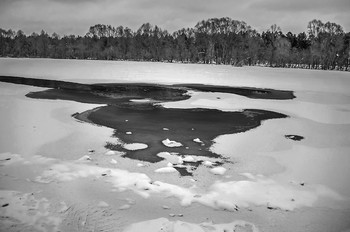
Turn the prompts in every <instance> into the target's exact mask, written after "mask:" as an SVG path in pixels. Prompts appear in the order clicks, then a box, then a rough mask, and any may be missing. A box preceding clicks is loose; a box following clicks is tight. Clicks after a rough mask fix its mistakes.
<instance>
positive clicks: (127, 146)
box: [123, 143, 148, 151]
mask: <svg viewBox="0 0 350 232" xmlns="http://www.w3.org/2000/svg"><path fill="white" fill-rule="evenodd" d="M123 148H124V149H126V150H129V151H136V150H143V149H146V148H148V145H147V144H144V143H125V144H123Z"/></svg>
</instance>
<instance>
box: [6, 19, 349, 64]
mask: <svg viewBox="0 0 350 232" xmlns="http://www.w3.org/2000/svg"><path fill="white" fill-rule="evenodd" d="M0 56H1V57H41V58H56V59H97V60H136V61H159V62H183V63H206V64H207V63H211V64H230V65H234V66H242V65H264V66H271V67H296V68H310V69H337V70H346V71H348V70H349V69H350V67H349V66H350V33H349V32H348V33H345V32H344V31H343V29H342V26H340V25H338V24H336V23H331V22H327V23H323V22H322V21H320V20H316V19H315V20H312V21H310V22H309V23H308V25H307V32H301V33H299V34H293V33H291V32H288V33H286V34H284V33H283V32H282V31H281V29H280V28H279V27H278V26H277V25H272V26H271V27H270V28H269V29H268V30H266V31H263V32H262V33H261V34H260V33H258V32H257V31H256V30H254V29H253V28H252V27H251V26H249V25H247V24H246V23H245V22H243V21H238V20H232V19H231V18H228V17H225V18H219V19H218V18H212V19H208V20H202V21H200V22H198V23H197V24H196V25H195V27H194V28H186V29H185V28H184V29H180V30H178V31H175V32H174V33H172V34H171V33H169V32H168V31H166V30H163V29H161V28H160V27H158V26H152V25H151V24H150V23H145V24H143V25H142V26H141V27H140V28H139V29H137V30H136V31H133V30H131V29H130V28H128V27H123V26H118V27H113V26H111V25H103V24H97V25H94V26H91V27H90V28H89V30H88V32H87V33H86V35H85V36H75V35H69V36H67V35H65V36H63V37H61V36H59V35H58V34H57V33H53V34H52V35H51V36H50V35H48V34H47V33H46V32H45V31H43V30H42V31H41V33H40V34H37V33H32V34H31V35H25V34H24V33H23V31H21V30H19V31H17V32H16V31H13V30H11V29H10V30H4V29H1V28H0Z"/></svg>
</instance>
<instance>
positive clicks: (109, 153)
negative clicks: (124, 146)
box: [105, 151, 116, 155]
mask: <svg viewBox="0 0 350 232" xmlns="http://www.w3.org/2000/svg"><path fill="white" fill-rule="evenodd" d="M115 154H116V152H115V151H107V152H106V153H105V155H115Z"/></svg>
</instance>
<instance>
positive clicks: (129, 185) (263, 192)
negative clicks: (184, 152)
mask: <svg viewBox="0 0 350 232" xmlns="http://www.w3.org/2000/svg"><path fill="white" fill-rule="evenodd" d="M19 162H23V161H19ZM47 162H49V163H52V162H53V161H52V160H49V161H47ZM175 170H176V169H175ZM175 170H174V169H173V168H172V167H164V168H162V169H160V171H158V172H160V173H164V172H172V171H175ZM105 173H108V175H107V176H104V177H102V174H105ZM242 176H243V177H245V178H246V180H241V181H227V182H223V181H217V182H215V183H214V184H212V185H211V186H210V187H208V189H205V190H203V189H202V190H201V189H196V188H186V187H181V186H178V185H174V184H169V183H165V182H162V181H153V180H152V179H151V178H149V177H148V176H147V175H146V174H143V173H135V172H129V171H127V170H121V169H116V168H103V167H98V166H92V165H89V164H85V163H79V162H74V161H73V162H58V161H56V162H54V164H52V165H51V166H49V168H48V169H47V170H45V171H44V172H43V173H42V174H41V175H40V176H38V177H37V178H36V181H37V182H40V183H50V182H52V181H72V180H76V179H78V178H103V180H104V181H107V182H109V183H110V184H111V185H112V187H113V188H114V189H117V190H119V191H124V190H132V191H134V192H135V193H137V194H139V195H141V196H143V197H146V198H147V197H149V196H150V195H151V194H154V193H164V194H165V193H166V194H167V195H169V196H173V197H176V198H178V199H179V200H180V204H181V205H183V206H188V205H191V204H192V203H194V202H197V203H200V204H203V205H206V206H209V207H212V208H215V209H226V210H236V208H237V207H240V208H244V207H249V206H251V205H257V206H267V205H268V206H271V207H276V208H281V209H284V210H294V209H296V208H300V207H305V206H308V207H311V206H313V205H314V204H315V203H316V201H318V200H320V199H332V200H334V201H339V202H341V201H344V200H345V199H344V198H343V197H342V196H340V195H339V194H337V193H336V192H334V191H332V190H331V189H329V188H327V187H325V186H322V185H308V186H300V185H296V184H293V183H285V182H277V181H275V180H273V179H271V178H268V177H264V176H261V175H257V176H255V175H253V174H242ZM203 191H204V192H203Z"/></svg>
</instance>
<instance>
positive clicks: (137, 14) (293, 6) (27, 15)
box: [0, 0, 350, 35]
mask: <svg viewBox="0 0 350 232" xmlns="http://www.w3.org/2000/svg"><path fill="white" fill-rule="evenodd" d="M213 17H216V18H221V17H230V18H232V19H236V20H242V21H245V22H246V23H247V24H249V25H251V26H252V27H253V28H254V29H256V30H258V31H259V32H262V31H263V30H266V29H268V28H269V26H270V25H272V24H274V23H276V24H277V25H278V26H280V27H281V29H282V31H283V32H284V33H287V32H288V31H291V32H293V33H299V32H303V31H306V26H307V23H308V22H309V21H311V20H312V19H320V20H321V21H323V22H327V21H331V22H335V23H338V24H340V25H342V26H343V29H344V31H346V32H349V31H350V0H0V28H3V29H14V30H16V31H17V30H19V29H21V30H23V31H24V32H25V33H26V34H30V33H32V32H40V31H41V30H42V29H43V30H45V31H47V32H48V33H49V34H52V33H53V32H57V33H58V34H60V35H69V34H76V35H78V34H79V35H85V34H86V32H87V31H88V29H89V27H90V26H92V25H95V24H99V23H100V24H110V25H112V26H115V27H117V26H119V25H122V26H127V27H129V28H131V29H132V30H137V29H138V28H139V27H140V26H141V25H142V24H143V23H146V22H149V23H151V24H152V25H158V26H160V27H161V28H162V29H166V30H168V31H169V32H174V31H175V30H178V29H181V28H187V27H194V26H195V24H196V23H197V22H198V21H200V20H203V19H208V18H213Z"/></svg>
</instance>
